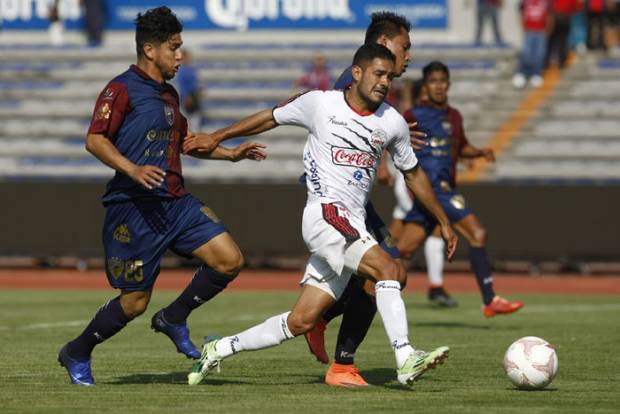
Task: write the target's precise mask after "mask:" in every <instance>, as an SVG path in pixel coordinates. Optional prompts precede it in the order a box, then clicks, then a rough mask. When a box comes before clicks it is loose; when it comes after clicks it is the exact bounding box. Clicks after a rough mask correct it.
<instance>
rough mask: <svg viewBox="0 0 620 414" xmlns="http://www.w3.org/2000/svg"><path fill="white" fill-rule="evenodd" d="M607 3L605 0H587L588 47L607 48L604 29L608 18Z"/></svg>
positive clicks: (594, 48)
mask: <svg viewBox="0 0 620 414" xmlns="http://www.w3.org/2000/svg"><path fill="white" fill-rule="evenodd" d="M607 3H608V1H607V0H587V4H586V15H587V17H588V40H587V44H588V49H591V50H598V49H603V50H605V49H607V48H606V44H605V29H606V26H607V20H608V13H607V8H608V5H607Z"/></svg>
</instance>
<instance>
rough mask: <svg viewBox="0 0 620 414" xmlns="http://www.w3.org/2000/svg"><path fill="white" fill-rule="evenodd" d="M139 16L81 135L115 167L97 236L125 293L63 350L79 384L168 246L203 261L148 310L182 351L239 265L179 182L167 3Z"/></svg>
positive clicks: (176, 25)
mask: <svg viewBox="0 0 620 414" xmlns="http://www.w3.org/2000/svg"><path fill="white" fill-rule="evenodd" d="M135 23H136V48H137V54H138V58H137V64H135V65H132V66H131V67H130V68H129V69H128V70H127V71H126V72H124V73H122V74H120V75H119V76H117V77H116V78H114V79H113V80H112V81H111V82H110V83H108V84H107V86H106V87H105V88H104V90H103V92H101V94H100V95H99V98H98V100H97V103H96V105H95V111H94V114H93V118H92V121H91V124H90V128H89V130H88V136H87V140H86V149H87V150H88V151H89V152H90V153H92V154H93V155H94V156H95V157H97V158H98V159H99V160H100V161H102V162H103V163H105V164H106V165H108V166H110V167H111V168H113V169H114V170H116V174H115V175H114V178H112V179H111V180H110V182H109V183H108V185H107V191H106V192H105V194H104V196H103V205H104V206H105V208H106V216H105V222H104V227H103V243H104V250H105V270H106V274H107V277H108V281H109V283H110V285H111V286H112V287H114V288H116V289H120V291H121V293H120V295H119V296H117V297H116V298H114V299H111V300H110V301H108V302H107V303H105V304H104V305H103V306H101V307H100V308H99V310H98V311H97V313H96V314H95V316H94V318H93V319H92V320H91V322H90V323H89V324H88V326H87V327H86V329H85V330H84V331H83V332H82V333H81V334H80V335H79V336H78V337H76V338H75V339H73V340H72V341H70V342H68V343H67V344H65V345H64V346H63V347H62V349H61V350H60V353H59V355H58V361H59V362H60V364H61V365H62V366H64V367H65V368H66V369H67V372H68V373H69V377H70V379H71V382H72V383H73V384H79V385H93V384H94V379H93V376H92V373H91V365H90V361H91V353H92V351H93V348H94V347H95V346H96V345H98V344H100V343H102V342H103V341H105V340H106V339H108V338H110V337H112V336H113V335H114V334H116V333H117V332H119V331H120V330H121V329H123V328H124V327H125V325H127V323H128V322H130V321H131V320H132V319H134V318H136V317H137V316H139V315H141V314H142V313H143V312H144V311H145V310H146V307H147V305H148V303H149V300H150V298H151V292H152V288H153V284H154V283H155V280H156V278H157V276H158V274H159V270H160V260H161V258H162V255H163V254H164V253H165V252H166V250H168V249H170V250H172V251H173V252H175V253H177V254H179V255H181V256H184V257H192V256H193V257H196V258H198V259H200V260H201V261H202V262H203V265H202V266H201V267H200V268H199V269H198V270H197V271H196V273H195V274H194V277H193V278H192V280H191V282H190V283H189V285H188V286H187V287H186V289H185V290H184V291H183V292H182V293H181V295H180V296H179V297H178V298H177V299H176V300H175V301H174V302H172V303H171V304H170V305H169V306H167V307H166V308H164V309H161V310H160V311H158V312H157V313H155V315H154V316H153V318H152V328H153V329H154V330H155V331H156V332H162V333H163V334H165V335H166V336H168V337H169V338H170V339H171V340H172V342H173V343H174V344H175V346H176V348H177V351H178V352H180V353H183V354H184V355H186V356H187V357H188V358H199V357H200V351H199V350H198V349H197V348H196V346H195V345H194V344H193V343H192V342H191V340H190V337H189V329H188V328H187V324H186V320H187V317H188V315H189V314H190V312H192V310H193V309H195V308H197V307H198V306H200V305H202V304H203V303H204V302H206V301H208V300H209V299H211V298H212V297H213V296H215V295H217V294H218V293H219V292H221V291H222V290H223V289H224V288H225V287H226V286H227V285H228V284H229V283H230V282H231V281H232V280H233V279H234V278H235V276H236V275H237V273H238V272H239V271H240V269H241V267H242V266H243V256H242V254H241V252H240V250H239V248H238V247H237V245H236V244H235V242H234V240H233V239H232V237H231V236H230V234H229V233H228V232H227V230H226V227H225V226H224V224H223V223H222V222H221V221H220V220H219V219H218V218H217V216H216V215H215V214H214V213H213V211H211V209H210V208H209V207H207V206H205V205H204V204H202V203H201V202H200V201H199V200H198V199H196V198H194V197H193V196H192V195H191V194H189V193H188V192H187V191H186V190H185V187H184V184H183V176H182V172H181V159H180V154H181V152H182V151H181V148H182V145H183V141H184V139H185V138H187V137H190V136H193V135H192V134H191V133H189V134H188V131H187V120H186V119H185V117H184V116H183V115H182V114H181V112H180V111H179V96H178V94H177V92H176V90H175V89H174V88H173V87H172V86H171V85H170V84H169V83H168V82H167V81H169V80H170V79H172V78H173V77H174V75H175V74H176V72H177V71H178V69H179V66H180V64H181V57H182V56H181V49H180V47H181V44H182V43H183V42H182V39H181V31H182V25H181V23H180V22H179V21H178V19H177V18H176V16H175V15H174V14H173V13H172V12H171V11H170V9H169V8H167V7H158V8H155V9H151V10H148V11H147V12H145V13H144V14H138V16H137V18H136V21H135ZM263 148H264V146H262V145H260V144H255V143H245V144H242V145H240V146H239V147H236V148H224V147H217V148H215V149H214V151H212V152H211V153H198V152H194V153H191V154H190V155H192V156H196V157H199V158H211V159H226V160H230V161H238V160H240V159H244V158H249V159H255V160H261V159H263V158H264V157H265V153H264V150H263Z"/></svg>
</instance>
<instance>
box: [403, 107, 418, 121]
mask: <svg viewBox="0 0 620 414" xmlns="http://www.w3.org/2000/svg"><path fill="white" fill-rule="evenodd" d="M403 118H405V121H407V123H408V124H411V123H412V122H416V119H415V116H414V115H413V111H412V110H411V109H408V110H406V111H405V113H404V114H403Z"/></svg>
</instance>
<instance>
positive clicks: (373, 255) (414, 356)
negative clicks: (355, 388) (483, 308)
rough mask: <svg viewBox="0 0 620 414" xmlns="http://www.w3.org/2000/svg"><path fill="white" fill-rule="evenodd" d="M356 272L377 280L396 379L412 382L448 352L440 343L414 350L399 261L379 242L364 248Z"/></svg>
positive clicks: (380, 310)
mask: <svg viewBox="0 0 620 414" xmlns="http://www.w3.org/2000/svg"><path fill="white" fill-rule="evenodd" d="M358 272H359V273H360V274H364V275H367V276H369V277H371V278H372V279H374V280H375V281H376V284H375V295H376V301H377V310H378V311H379V315H381V319H382V321H383V326H384V327H385V331H386V334H387V336H388V339H389V341H390V344H391V345H392V349H393V350H394V354H395V357H396V367H397V372H398V380H399V381H400V382H402V383H407V384H411V383H412V382H413V381H415V380H416V379H417V378H419V377H420V375H422V374H423V373H424V372H426V371H427V370H428V369H430V368H432V367H434V366H435V365H436V364H437V363H439V362H442V361H443V360H444V359H445V358H446V356H447V353H448V348H447V347H440V348H437V349H436V350H434V351H433V352H431V353H425V352H423V351H420V352H417V351H416V350H414V348H413V347H412V346H411V344H410V342H409V333H408V324H407V313H406V310H405V303H404V302H403V299H402V297H401V290H400V289H401V285H400V282H399V281H398V278H399V265H398V263H397V262H396V261H395V260H394V259H392V258H391V257H390V256H389V255H388V254H387V253H386V252H385V251H383V250H382V249H381V248H379V247H378V246H373V247H372V248H370V249H369V250H367V251H366V252H365V254H364V256H363V257H362V259H361V261H360V263H359V266H358Z"/></svg>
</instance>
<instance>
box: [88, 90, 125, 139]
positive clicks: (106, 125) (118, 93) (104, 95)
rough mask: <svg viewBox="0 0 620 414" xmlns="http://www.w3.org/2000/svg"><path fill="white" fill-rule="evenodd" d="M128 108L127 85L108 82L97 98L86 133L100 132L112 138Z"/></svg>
mask: <svg viewBox="0 0 620 414" xmlns="http://www.w3.org/2000/svg"><path fill="white" fill-rule="evenodd" d="M130 109H131V108H130V102H129V94H128V93H127V86H125V84H123V83H120V82H110V83H109V84H108V85H107V86H106V88H105V89H104V90H103V91H102V92H101V93H100V94H99V97H98V98H97V103H96V104H95V110H94V111H93V117H92V119H91V121H90V127H89V128H88V133H89V134H101V135H103V136H105V137H107V138H109V139H110V140H114V138H115V136H116V133H117V132H118V130H119V128H120V127H121V125H122V123H123V120H124V119H125V115H126V114H127V113H128V112H129V111H130Z"/></svg>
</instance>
